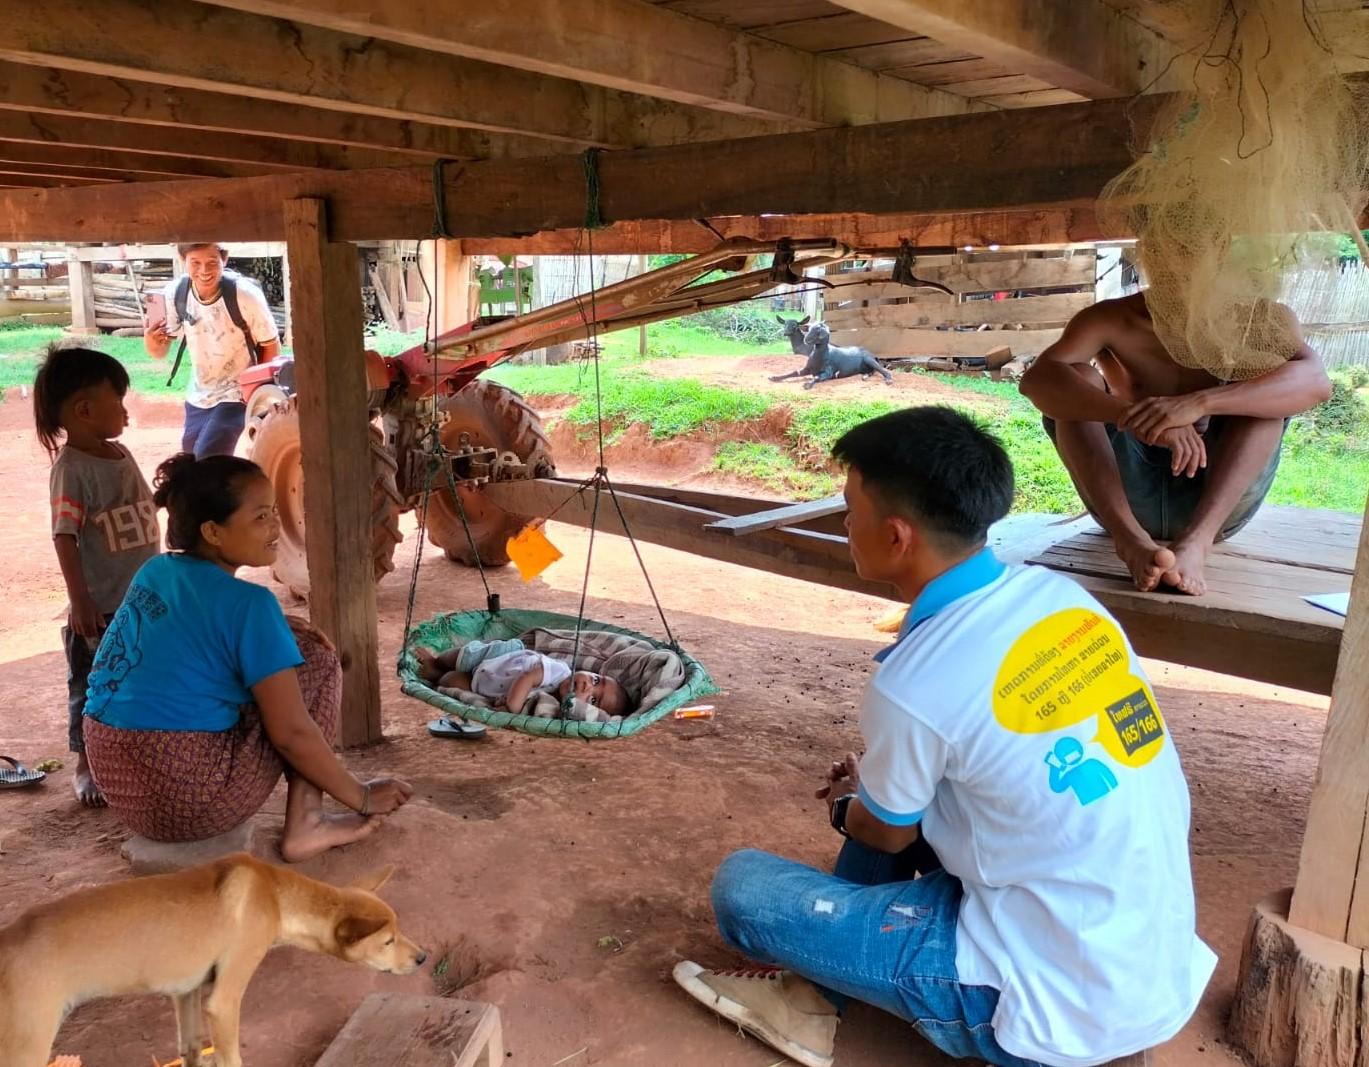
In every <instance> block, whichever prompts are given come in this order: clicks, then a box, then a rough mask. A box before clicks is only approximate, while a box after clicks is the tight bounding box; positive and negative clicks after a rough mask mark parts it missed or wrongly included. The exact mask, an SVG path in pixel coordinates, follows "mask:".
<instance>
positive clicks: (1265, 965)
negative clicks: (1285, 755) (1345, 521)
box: [1227, 515, 1369, 1067]
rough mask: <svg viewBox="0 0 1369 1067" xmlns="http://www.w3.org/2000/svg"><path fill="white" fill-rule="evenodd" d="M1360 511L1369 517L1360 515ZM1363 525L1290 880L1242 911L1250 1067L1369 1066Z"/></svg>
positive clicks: (1238, 1027) (1368, 646) (1367, 546)
mask: <svg viewBox="0 0 1369 1067" xmlns="http://www.w3.org/2000/svg"><path fill="white" fill-rule="evenodd" d="M1366 518H1367V519H1369V515H1367V516H1366ZM1367 826H1369V521H1366V522H1365V524H1364V525H1363V526H1362V527H1361V530H1360V540H1359V554H1358V558H1357V560H1356V566H1355V578H1354V582H1353V584H1352V585H1351V587H1350V610H1349V614H1348V615H1347V616H1346V619H1345V630H1344V633H1343V635H1342V637H1341V646H1340V659H1339V661H1338V663H1337V665H1336V680H1335V683H1334V685H1333V686H1332V689H1331V713H1330V715H1329V717H1328V718H1327V722H1326V734H1325V736H1324V737H1323V738H1322V748H1321V760H1320V763H1319V764H1318V766H1317V780H1316V784H1315V785H1314V786H1313V788H1312V803H1311V807H1310V809H1309V811H1308V815H1307V828H1306V830H1305V831H1304V833H1303V841H1302V859H1301V862H1300V863H1299V864H1298V883H1297V887H1296V888H1295V889H1294V890H1293V895H1292V900H1291V902H1290V901H1289V900H1288V896H1287V893H1284V894H1281V895H1280V896H1278V897H1275V898H1271V899H1269V900H1266V901H1263V902H1261V904H1260V905H1259V906H1258V907H1257V908H1256V909H1255V914H1254V916H1253V917H1252V918H1251V922H1250V929H1249V932H1248V933H1247V935H1246V943H1245V948H1244V951H1243V952H1242V954H1241V970H1240V977H1239V979H1238V981H1237V987H1236V1000H1235V1003H1234V1005H1233V1008H1232V1013H1231V1025H1230V1028H1229V1030H1228V1035H1227V1036H1228V1038H1229V1039H1230V1040H1231V1041H1232V1043H1233V1044H1235V1045H1236V1046H1237V1047H1239V1048H1241V1049H1243V1050H1244V1051H1245V1052H1246V1053H1247V1054H1248V1055H1249V1056H1250V1058H1251V1059H1252V1061H1253V1062H1254V1063H1255V1064H1256V1067H1357V1065H1361V1064H1364V1063H1366V1062H1369V980H1366V979H1367V978H1369V976H1366V973H1365V950H1366V949H1369V855H1366V854H1365V848H1364V845H1365V833H1366V827H1367Z"/></svg>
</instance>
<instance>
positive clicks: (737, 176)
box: [0, 29, 1163, 242]
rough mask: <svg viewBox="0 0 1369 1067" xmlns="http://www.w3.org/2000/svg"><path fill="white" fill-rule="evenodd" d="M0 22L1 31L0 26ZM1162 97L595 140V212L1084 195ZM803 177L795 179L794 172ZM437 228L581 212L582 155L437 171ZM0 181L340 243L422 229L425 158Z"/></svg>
mask: <svg viewBox="0 0 1369 1067" xmlns="http://www.w3.org/2000/svg"><path fill="white" fill-rule="evenodd" d="M3 32H4V31H3V29H0V34H3ZM1162 100H1163V98H1161V97H1142V98H1140V99H1138V100H1135V101H1120V100H1103V101H1093V102H1090V103H1086V104H1067V105H1064V106H1061V107H1048V108H1035V109H1029V110H1025V111H1011V112H986V113H983V114H975V115H958V116H952V117H949V118H936V119H916V120H913V121H910V122H896V123H887V124H882V125H876V126H857V127H853V128H849V129H825V130H814V131H811V132H805V133H797V134H786V135H778V136H771V137H757V138H750V139H746V140H739V141H721V142H717V143H715V144H712V145H709V146H708V148H707V149H706V150H705V149H701V148H699V147H698V146H675V147H668V148H647V149H637V150H633V151H623V152H607V153H604V155H603V156H602V157H600V158H599V161H598V175H599V190H600V192H599V209H600V213H601V214H602V215H603V216H604V217H606V218H608V219H613V220H630V219H648V218H651V219H696V218H708V217H714V216H718V215H757V214H761V213H773V214H784V215H789V214H794V215H800V214H826V213H831V212H833V211H836V210H846V211H858V212H862V213H874V214H878V213H881V212H904V213H907V214H927V215H936V216H943V215H947V214H959V213H964V212H976V211H991V210H1006V209H1014V208H1031V209H1042V208H1055V209H1059V208H1072V207H1087V206H1090V205H1091V204H1092V201H1093V200H1094V198H1095V197H1096V196H1097V195H1098V192H1099V191H1100V190H1101V189H1102V187H1103V185H1104V184H1105V183H1106V182H1107V181H1108V179H1110V178H1111V177H1112V176H1113V175H1115V174H1116V173H1117V172H1118V171H1120V170H1122V169H1123V168H1124V167H1125V166H1127V165H1128V163H1129V162H1130V160H1131V152H1130V149H1129V145H1130V143H1131V137H1132V134H1131V130H1130V123H1129V122H1128V119H1129V118H1130V119H1132V120H1135V122H1136V123H1137V125H1138V128H1139V130H1140V131H1141V134H1143V133H1144V130H1145V129H1146V126H1147V123H1148V120H1150V119H1151V118H1152V117H1153V115H1154V113H1155V110H1156V108H1157V107H1158V106H1159V103H1160V102H1161V101H1162ZM796 174H802V175H807V176H809V178H808V180H804V181H795V180H794V178H793V176H794V175H796ZM444 184H445V189H446V197H445V200H446V205H447V226H448V229H449V230H450V231H451V232H453V233H460V234H462V235H463V236H464V235H472V236H494V235H504V236H512V235H521V234H528V233H533V232H536V231H538V230H547V229H562V228H569V227H573V226H579V225H581V224H582V223H583V220H584V217H585V209H586V193H585V172H584V163H583V161H582V160H581V159H579V158H576V157H566V156H549V157H546V158H544V159H541V160H538V161H535V162H533V161H522V160H488V161H483V162H478V163H467V164H460V165H455V166H452V167H449V168H447V170H446V173H445V182H444ZM75 195H76V194H71V193H67V194H60V195H59V194H52V193H50V194H46V195H44V194H41V193H34V194H15V193H9V194H6V195H5V196H4V198H3V200H0V240H4V239H11V238H19V239H29V238H28V237H27V236H25V235H26V234H33V235H42V236H43V237H44V238H46V239H49V240H57V239H67V240H73V241H74V240H98V241H102V242H108V241H143V240H167V239H168V238H175V239H178V240H195V239H201V240H204V239H209V235H212V236H215V237H218V238H220V239H223V240H260V239H270V238H272V237H277V236H279V227H280V221H279V216H278V214H277V213H276V212H274V211H272V210H271V209H270V207H269V205H270V204H272V203H278V202H280V201H281V200H286V199H292V198H297V197H319V198H326V199H327V200H328V201H329V218H330V219H331V220H332V224H333V227H334V231H333V232H334V235H335V237H336V238H337V239H338V240H352V241H355V240H365V239H371V238H395V237H402V236H405V235H410V236H412V235H415V234H424V233H428V232H430V230H431V229H432V225H433V206H432V173H431V170H430V169H429V168H420V169H405V170H384V171H356V172H352V173H342V172H326V171H316V172H310V173H307V174H295V175H280V176H272V177H268V178H242V179H232V180H230V181H224V182H215V183H213V185H210V184H208V182H196V183H193V184H192V185H189V186H185V187H183V189H181V190H177V189H176V188H175V187H174V185H173V184H171V183H167V184H163V185H161V186H159V188H158V196H157V198H156V202H155V203H152V202H149V201H148V199H147V198H145V196H144V194H143V191H141V190H135V191H134V193H133V195H129V192H128V191H127V190H121V189H111V190H101V191H99V192H96V193H91V192H86V193H83V194H80V195H81V196H82V197H83V198H86V199H82V200H79V201H73V200H72V197H73V196H75Z"/></svg>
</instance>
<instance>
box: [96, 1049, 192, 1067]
mask: <svg viewBox="0 0 1369 1067" xmlns="http://www.w3.org/2000/svg"><path fill="white" fill-rule="evenodd" d="M200 1055H201V1056H212V1055H214V1046H213V1045H210V1046H209V1047H208V1048H203V1049H200ZM76 1067H81V1061H80V1060H79V1059H78V1060H77V1061H76ZM152 1067H184V1061H183V1060H182V1059H181V1057H179V1056H177V1057H176V1058H175V1059H174V1060H168V1061H167V1062H166V1063H163V1062H162V1061H161V1060H159V1059H157V1057H156V1056H153V1057H152Z"/></svg>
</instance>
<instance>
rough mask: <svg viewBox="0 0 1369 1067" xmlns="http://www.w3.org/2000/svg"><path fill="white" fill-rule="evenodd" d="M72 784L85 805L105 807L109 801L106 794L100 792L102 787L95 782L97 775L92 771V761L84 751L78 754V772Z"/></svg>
mask: <svg viewBox="0 0 1369 1067" xmlns="http://www.w3.org/2000/svg"><path fill="white" fill-rule="evenodd" d="M71 784H72V787H73V788H74V789H75V790H76V799H77V800H79V801H80V802H81V803H82V805H84V806H85V807H87V808H103V807H105V806H106V804H107V803H108V802H107V801H106V800H105V795H104V794H103V793H101V792H100V787H99V786H98V785H96V784H95V777H94V775H92V774H91V773H90V762H89V761H88V760H87V759H86V754H85V753H84V752H80V753H78V754H77V756H76V774H75V776H74V777H73V778H72V782H71Z"/></svg>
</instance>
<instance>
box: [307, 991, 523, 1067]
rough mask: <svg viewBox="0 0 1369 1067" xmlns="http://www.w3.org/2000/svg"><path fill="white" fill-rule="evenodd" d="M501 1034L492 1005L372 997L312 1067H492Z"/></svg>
mask: <svg viewBox="0 0 1369 1067" xmlns="http://www.w3.org/2000/svg"><path fill="white" fill-rule="evenodd" d="M503 1062H504V1034H503V1028H502V1027H501V1026H500V1023H499V1009H498V1008H496V1007H495V1006H494V1005H493V1004H481V1003H479V1002H477V1001H470V1000H452V999H451V998H449V997H416V996H405V995H402V994H398V993H372V994H371V995H370V996H369V997H367V998H366V999H365V1000H363V1001H362V1002H361V1007H359V1008H357V1010H356V1011H355V1012H354V1013H353V1014H352V1017H351V1018H350V1019H348V1020H347V1025H346V1026H344V1027H343V1028H342V1029H341V1030H340V1031H339V1032H338V1035H337V1037H335V1038H334V1039H333V1043H332V1044H331V1045H329V1046H328V1049H327V1051H326V1052H324V1054H323V1056H322V1057H321V1058H320V1059H319V1061H318V1063H317V1064H316V1065H315V1067H392V1065H393V1064H397V1063H400V1064H403V1065H404V1067H476V1065H477V1064H480V1065H482V1067H498V1065H500V1064H502V1063H503Z"/></svg>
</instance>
